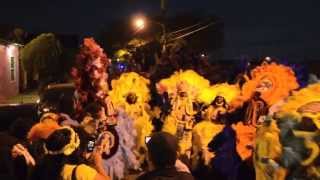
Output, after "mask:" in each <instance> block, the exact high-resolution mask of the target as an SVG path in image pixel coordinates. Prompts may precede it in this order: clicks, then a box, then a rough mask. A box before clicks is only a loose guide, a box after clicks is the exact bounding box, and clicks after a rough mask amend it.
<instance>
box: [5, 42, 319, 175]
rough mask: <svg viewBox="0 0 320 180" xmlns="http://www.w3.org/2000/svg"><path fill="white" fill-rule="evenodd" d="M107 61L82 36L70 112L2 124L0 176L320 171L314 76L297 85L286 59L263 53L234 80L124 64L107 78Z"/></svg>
mask: <svg viewBox="0 0 320 180" xmlns="http://www.w3.org/2000/svg"><path fill="white" fill-rule="evenodd" d="M168 58H169V57H168ZM187 58H188V57H185V58H182V59H187ZM169 59H172V57H170V58H169ZM173 59H174V58H173ZM182 64H183V63H182ZM163 65H164V64H163ZM172 65H173V64H172ZM108 66H109V64H108V60H107V58H106V55H105V54H104V52H103V50H102V49H101V48H100V47H99V46H98V45H97V44H96V43H95V41H94V40H93V39H85V40H84V43H83V45H82V46H81V49H80V53H79V55H78V56H77V59H76V65H75V67H74V68H73V69H72V71H71V75H72V77H73V82H74V85H75V93H74V98H73V109H74V113H72V114H63V113H61V111H60V110H61V109H59V108H56V109H51V110H48V111H46V112H43V113H42V114H41V116H40V119H39V121H38V122H32V121H30V120H28V119H18V120H17V121H15V122H14V123H12V125H11V128H9V129H8V131H6V132H2V133H1V134H0V137H1V138H0V150H1V152H0V153H1V159H0V163H1V164H3V168H1V169H0V171H1V172H0V178H1V179H32V180H33V179H35V180H37V179H49V180H51V179H52V180H57V179H63V180H76V179H79V180H91V179H114V180H117V179H138V180H149V179H150V180H152V179H154V180H156V179H159V180H160V179H163V180H167V179H168V180H171V179H172V180H175V179H176V180H178V179H179V180H180V179H181V180H189V179H190V180H191V179H199V180H207V179H208V180H209V179H210V180H211V179H219V180H224V179H226V180H238V179H239V180H241V179H245V180H250V179H258V180H264V179H265V180H268V179H274V180H284V179H319V178H320V170H319V169H320V164H319V157H320V156H319V152H320V148H319V137H320V134H319V132H320V131H319V128H320V123H319V117H320V105H319V102H320V84H319V83H316V84H310V85H309V86H307V87H305V88H299V83H298V81H297V79H296V75H295V73H294V72H293V71H292V69H291V68H290V67H288V66H285V65H282V64H278V63H275V62H269V61H264V62H261V64H260V65H258V66H257V67H255V68H253V69H251V70H250V71H249V72H246V73H243V74H242V75H241V80H242V81H241V82H240V81H238V82H237V83H235V84H228V83H220V84H211V83H210V81H209V80H207V79H206V78H204V77H203V76H202V74H201V73H197V72H195V71H193V70H180V71H176V72H170V73H168V74H167V76H165V77H162V78H161V79H159V80H157V81H155V80H154V79H152V78H150V79H151V82H150V80H149V79H147V78H146V77H145V76H142V75H139V74H138V73H135V72H127V73H123V74H121V75H120V77H118V78H117V79H113V80H112V81H111V88H109V83H108V82H110V81H108V78H110V77H109V76H108V73H107V67H108ZM167 66H168V65H167ZM173 66H174V65H173ZM186 69H188V68H186ZM200 69H201V68H200ZM155 74H156V73H155ZM152 87H153V88H152Z"/></svg>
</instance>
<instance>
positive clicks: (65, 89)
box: [38, 83, 75, 115]
mask: <svg viewBox="0 0 320 180" xmlns="http://www.w3.org/2000/svg"><path fill="white" fill-rule="evenodd" d="M74 91H75V88H74V85H73V84H72V83H64V84H51V85H48V86H47V87H46V88H45V89H44V90H43V91H42V92H40V94H39V98H40V99H39V102H38V104H39V105H38V114H39V115H41V114H42V113H44V112H47V111H53V112H54V111H56V112H60V113H65V114H69V115H72V114H73V113H74V109H73V100H74Z"/></svg>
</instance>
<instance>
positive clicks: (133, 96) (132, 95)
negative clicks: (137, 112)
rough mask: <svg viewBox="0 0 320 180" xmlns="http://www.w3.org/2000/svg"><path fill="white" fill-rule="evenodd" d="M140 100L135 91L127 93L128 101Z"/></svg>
mask: <svg viewBox="0 0 320 180" xmlns="http://www.w3.org/2000/svg"><path fill="white" fill-rule="evenodd" d="M137 100H138V97H137V95H136V94H135V93H129V94H128V95H127V98H126V101H127V102H128V103H129V104H135V103H136V102H137Z"/></svg>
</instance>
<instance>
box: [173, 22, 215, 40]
mask: <svg viewBox="0 0 320 180" xmlns="http://www.w3.org/2000/svg"><path fill="white" fill-rule="evenodd" d="M214 24H216V23H215V22H211V23H209V24H207V25H205V26H202V27H200V28H198V29H196V30H194V31H191V32H189V33H186V34H183V35H181V36H178V37H176V38H173V39H171V40H170V41H174V40H177V39H181V38H184V37H186V36H189V35H191V34H194V33H196V32H198V31H201V30H203V29H206V28H208V27H210V26H212V25H214Z"/></svg>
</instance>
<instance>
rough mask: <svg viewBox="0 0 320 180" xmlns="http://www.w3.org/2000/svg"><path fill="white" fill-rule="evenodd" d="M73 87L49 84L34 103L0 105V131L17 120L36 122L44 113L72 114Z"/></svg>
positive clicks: (69, 84)
mask: <svg viewBox="0 0 320 180" xmlns="http://www.w3.org/2000/svg"><path fill="white" fill-rule="evenodd" d="M74 90H75V88H74V86H73V84H71V83H65V84H51V85H48V86H47V87H46V88H44V90H43V91H42V92H40V93H39V100H38V101H37V102H35V103H27V104H23V103H19V104H0V131H2V130H6V129H8V127H9V126H10V124H11V123H12V122H13V121H15V120H16V119H18V118H28V119H32V120H34V121H38V120H39V117H41V115H42V114H43V113H44V112H48V111H56V112H60V113H65V114H68V115H72V114H73V112H74V111H73V97H74Z"/></svg>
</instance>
